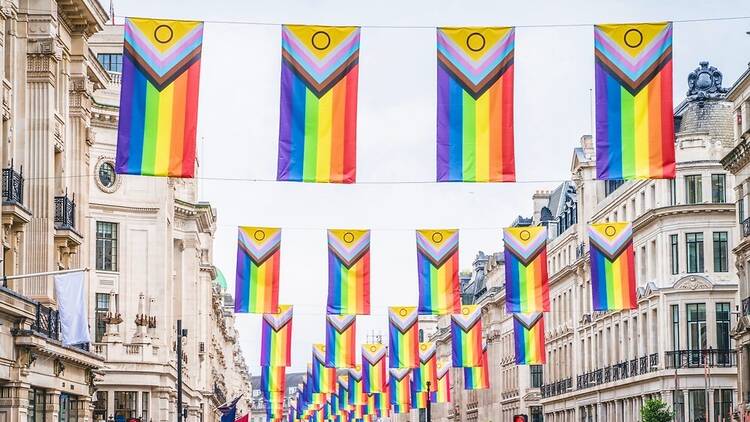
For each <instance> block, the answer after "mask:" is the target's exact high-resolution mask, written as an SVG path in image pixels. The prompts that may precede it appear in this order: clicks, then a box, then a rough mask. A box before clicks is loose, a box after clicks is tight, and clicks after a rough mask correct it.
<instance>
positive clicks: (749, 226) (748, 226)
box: [742, 217, 750, 237]
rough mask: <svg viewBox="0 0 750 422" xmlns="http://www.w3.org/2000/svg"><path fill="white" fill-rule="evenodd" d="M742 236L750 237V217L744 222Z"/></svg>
mask: <svg viewBox="0 0 750 422" xmlns="http://www.w3.org/2000/svg"><path fill="white" fill-rule="evenodd" d="M742 236H743V237H747V236H750V217H748V218H746V219H744V220H742Z"/></svg>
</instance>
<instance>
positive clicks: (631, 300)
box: [620, 243, 638, 309]
mask: <svg viewBox="0 0 750 422" xmlns="http://www.w3.org/2000/svg"><path fill="white" fill-rule="evenodd" d="M620 259H622V260H623V262H622V264H623V265H624V267H625V268H623V270H624V271H625V273H624V274H622V280H623V283H622V287H623V289H625V292H624V293H623V299H624V300H623V302H624V303H628V304H629V305H630V309H635V308H637V307H638V302H637V299H636V297H635V265H634V264H635V253H634V252H633V244H632V243H631V244H630V246H628V247H627V249H626V250H625V251H624V252H623V256H622V257H621V258H620ZM623 265H621V266H620V268H622V267H623Z"/></svg>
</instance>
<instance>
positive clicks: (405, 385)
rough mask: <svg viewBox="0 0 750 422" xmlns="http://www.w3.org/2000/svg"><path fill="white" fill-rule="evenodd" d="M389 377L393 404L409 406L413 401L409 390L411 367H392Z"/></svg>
mask: <svg viewBox="0 0 750 422" xmlns="http://www.w3.org/2000/svg"><path fill="white" fill-rule="evenodd" d="M388 377H389V383H388V384H389V387H390V393H391V404H392V405H406V406H409V404H410V403H411V400H410V399H411V394H410V392H409V385H410V384H411V368H391V369H390V370H389V373H388ZM397 413H398V412H397Z"/></svg>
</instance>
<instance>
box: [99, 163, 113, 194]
mask: <svg viewBox="0 0 750 422" xmlns="http://www.w3.org/2000/svg"><path fill="white" fill-rule="evenodd" d="M98 177H99V183H101V184H102V186H104V187H105V188H111V187H112V186H114V185H115V178H116V177H117V175H116V174H115V168H114V167H113V166H112V163H110V162H104V163H102V164H101V165H100V166H99V174H98Z"/></svg>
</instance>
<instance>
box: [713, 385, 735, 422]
mask: <svg viewBox="0 0 750 422" xmlns="http://www.w3.org/2000/svg"><path fill="white" fill-rule="evenodd" d="M732 393H733V391H732V390H728V389H721V390H714V422H728V421H731V420H732V418H731V411H732Z"/></svg>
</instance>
